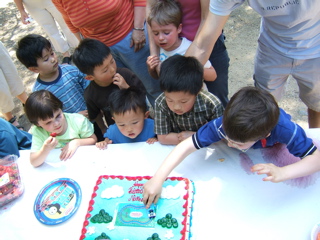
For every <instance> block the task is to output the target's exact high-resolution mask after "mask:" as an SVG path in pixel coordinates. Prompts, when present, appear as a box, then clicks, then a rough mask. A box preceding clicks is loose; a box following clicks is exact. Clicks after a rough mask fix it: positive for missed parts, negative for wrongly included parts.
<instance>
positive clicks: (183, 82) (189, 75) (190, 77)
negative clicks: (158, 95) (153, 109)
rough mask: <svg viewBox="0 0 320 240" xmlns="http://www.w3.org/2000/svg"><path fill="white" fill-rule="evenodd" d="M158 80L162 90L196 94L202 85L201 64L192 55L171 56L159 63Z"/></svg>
mask: <svg viewBox="0 0 320 240" xmlns="http://www.w3.org/2000/svg"><path fill="white" fill-rule="evenodd" d="M159 81H160V88H161V90H162V91H166V92H188V93H190V94H192V95H197V94H198V93H199V92H200V90H201V88H202V85H203V66H202V65H201V63H200V62H199V61H198V60H197V59H196V58H194V57H185V56H182V55H174V56H171V57H169V58H167V59H166V60H165V61H164V62H163V63H162V64H161V69H160V76H159Z"/></svg>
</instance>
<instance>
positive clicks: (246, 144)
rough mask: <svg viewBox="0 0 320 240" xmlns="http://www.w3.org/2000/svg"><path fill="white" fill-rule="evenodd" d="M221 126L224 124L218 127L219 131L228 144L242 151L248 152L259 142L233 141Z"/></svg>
mask: <svg viewBox="0 0 320 240" xmlns="http://www.w3.org/2000/svg"><path fill="white" fill-rule="evenodd" d="M221 127H222V125H221V126H220V127H219V128H218V132H219V133H220V135H221V136H222V137H223V138H224V139H225V140H226V142H227V145H228V146H229V147H232V148H236V149H238V150H240V151H241V152H246V151H248V150H249V149H250V148H251V147H252V146H253V145H254V144H255V143H256V142H257V141H247V142H237V141H233V140H231V139H230V138H229V137H227V136H226V135H225V134H224V133H223V132H222V131H221ZM269 135H270V134H269ZM269 135H268V136H269Z"/></svg>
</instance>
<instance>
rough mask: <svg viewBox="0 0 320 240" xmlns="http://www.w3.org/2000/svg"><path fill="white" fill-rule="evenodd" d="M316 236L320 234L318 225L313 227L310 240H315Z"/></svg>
mask: <svg viewBox="0 0 320 240" xmlns="http://www.w3.org/2000/svg"><path fill="white" fill-rule="evenodd" d="M318 234H320V223H317V224H316V225H314V227H313V228H312V231H311V240H317V239H318Z"/></svg>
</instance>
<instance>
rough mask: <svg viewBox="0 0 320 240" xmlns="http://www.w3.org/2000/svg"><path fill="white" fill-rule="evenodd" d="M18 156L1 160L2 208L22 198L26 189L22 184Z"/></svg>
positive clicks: (10, 156) (0, 196)
mask: <svg viewBox="0 0 320 240" xmlns="http://www.w3.org/2000/svg"><path fill="white" fill-rule="evenodd" d="M17 159H18V157H17V156H16V155H8V156H6V157H4V158H2V159H0V207H2V206H4V205H6V204H7V203H9V202H11V201H12V200H14V199H16V198H18V197H20V196H21V195H22V193H23V190H24V187H23V184H22V182H21V178H20V174H19V168H18V164H17Z"/></svg>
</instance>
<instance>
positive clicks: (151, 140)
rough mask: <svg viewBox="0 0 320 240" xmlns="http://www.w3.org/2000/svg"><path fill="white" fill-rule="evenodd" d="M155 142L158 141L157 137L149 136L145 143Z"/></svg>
mask: <svg viewBox="0 0 320 240" xmlns="http://www.w3.org/2000/svg"><path fill="white" fill-rule="evenodd" d="M155 142H158V139H157V138H156V137H154V138H149V139H148V140H147V141H146V143H149V144H154V143H155Z"/></svg>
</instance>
